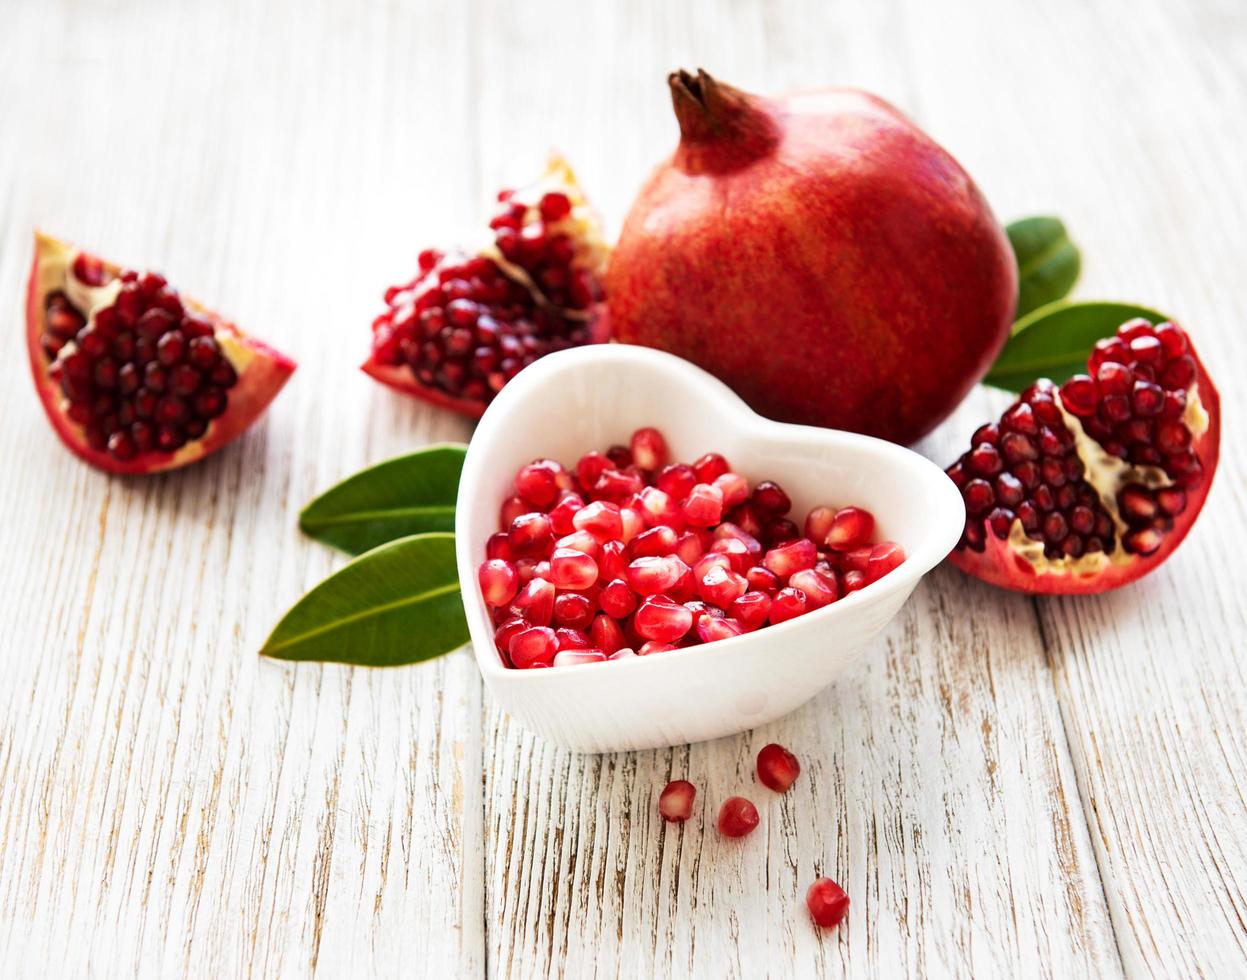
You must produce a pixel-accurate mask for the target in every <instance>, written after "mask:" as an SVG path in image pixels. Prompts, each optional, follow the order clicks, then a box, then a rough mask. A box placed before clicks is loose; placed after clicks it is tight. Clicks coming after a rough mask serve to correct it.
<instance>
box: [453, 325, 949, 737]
mask: <svg viewBox="0 0 1247 980" xmlns="http://www.w3.org/2000/svg"><path fill="white" fill-rule="evenodd" d="M645 425H652V426H656V427H657V428H658V429H660V430H661V431H662V433H663V434H664V435H665V436H666V438H667V442H668V445H669V446H670V449H671V453H672V457H673V458H674V459H679V460H685V461H692V460H693V459H695V458H697V457H698V456H700V455H702V454H703V453H706V452H710V451H714V452H720V453H723V454H724V455H725V456H726V457H727V459H728V460H729V462H730V463H731V464H732V468H733V469H734V470H736V471H737V472H740V473H742V474H744V475H745V476H746V477H747V478H748V479H749V481H750V483H753V482H755V481H758V480H762V479H772V480H775V481H777V482H778V483H779V484H780V485H781V486H783V487H784V489H785V490H786V491H787V492H788V493H789V495H790V496H791V497H792V502H793V514H794V519H796V520H797V521H798V522H800V521H801V520H803V519H804V515H805V514H806V513H807V512H808V511H809V510H810V508H812V507H815V506H817V505H819V504H829V505H832V506H843V505H845V504H850V503H852V504H859V505H861V506H864V507H866V508H868V509H869V510H870V511H871V512H872V513H873V514H874V515H875V519H876V522H877V528H878V532H877V533H878V534H879V535H880V536H881V537H883V538H889V539H892V540H894V541H898V542H900V544H901V545H902V547H903V548H904V549H905V554H906V556H907V557H906V559H905V562H904V563H903V564H902V565H901V566H900V567H899V568H897V569H895V570H894V571H892V572H891V573H890V574H888V575H886V576H884V577H883V578H882V579H880V580H879V581H877V582H875V583H873V584H871V585H869V586H867V587H866V588H864V589H862V590H860V591H858V592H855V593H852V594H850V595H848V596H846V597H845V598H843V599H841V600H840V601H838V602H835V603H833V604H831V605H830V606H825V607H824V608H822V609H820V610H818V611H817V612H812V613H808V614H807V615H804V616H799V617H797V618H796V619H792V620H789V621H788V622H785V623H781V624H779V625H778V626H767V627H764V628H763V629H760V630H758V631H756V632H753V633H747V634H744V635H742V636H739V637H735V638H733V639H729V640H720V641H719V642H716V643H710V644H706V645H704V646H696V647H690V648H688V649H683V650H675V651H672V652H670V653H663V654H655V655H652V656H648V657H636V658H629V659H625V660H618V661H608V662H606V663H597V664H584V665H580V666H574V667H554V668H550V669H547V670H513V669H509V668H507V667H505V666H504V665H503V663H502V661H501V660H500V659H499V656H498V653H497V651H496V648H495V646H494V641H493V633H494V630H493V624H492V620H491V619H490V615H489V610H488V609H487V607H486V606H485V603H484V601H483V600H482V598H481V594H480V588H479V586H478V585H477V581H476V570H477V568H478V566H479V565H480V563H481V561H482V560H483V557H484V548H485V540H486V538H488V537H489V535H490V534H492V533H493V532H495V531H496V530H498V511H499V506H500V504H501V502H502V501H503V499H504V498H506V497H507V496H509V495H510V494H511V493H512V492H513V491H512V489H511V481H512V479H513V477H514V476H515V473H516V471H517V470H518V469H519V468H520V466H522V465H523V464H525V463H528V462H531V461H532V460H534V459H537V458H541V457H548V458H551V459H557V460H559V461H560V462H562V463H563V464H564V465H567V466H569V467H571V466H574V465H575V463H576V460H578V459H579V458H580V456H581V455H583V454H584V453H585V452H587V451H588V450H590V449H597V450H605V449H606V447H608V446H610V445H612V444H614V443H627V441H628V438H629V436H630V435H631V434H632V432H633V430H635V429H637V428H639V427H641V426H645ZM456 514H457V516H456V519H455V533H456V536H457V542H456V549H457V558H458V566H459V578H460V580H461V582H462V584H463V602H464V607H465V609H466V611H467V618H468V626H469V629H470V631H471V634H472V644H473V647H474V648H475V652H476V661H477V663H478V664H479V666H480V669H481V674H482V676H483V677H484V679H485V683H486V685H487V686H488V687H489V691H490V693H491V695H492V696H493V698H494V699H495V700H496V701H497V702H498V704H499V705H501V706H502V708H503V709H504V710H505V711H506V712H507V713H508V714H510V715H511V716H512V717H513V718H514V719H515V720H516V721H518V722H519V723H520V724H522V725H524V726H525V727H526V728H529V729H531V730H532V731H534V732H536V733H537V734H539V735H541V736H543V737H545V738H547V739H549V740H550V741H552V742H554V743H556V744H558V745H561V746H564V747H566V748H568V749H573V750H576V751H582V752H615V751H623V750H628V749H643V748H652V747H655V746H664V745H675V744H681V743H685V742H696V741H700V740H703V739H709V738H717V737H719V736H722V735H730V734H733V733H735V732H741V731H744V730H746V729H749V728H753V727H755V726H757V725H761V724H764V723H766V722H769V721H771V720H772V719H775V718H778V717H779V716H781V715H783V714H785V713H787V712H789V711H792V710H793V709H794V708H796V707H797V706H798V705H800V704H802V703H803V702H805V701H807V700H809V699H810V698H811V697H813V696H814V695H815V694H817V693H818V692H819V691H821V690H822V689H823V688H824V687H826V686H827V685H828V684H830V683H831V682H832V681H834V680H836V678H838V677H840V676H842V675H843V674H844V672H845V671H846V669H847V668H848V667H849V666H850V664H851V663H852V662H853V660H854V659H855V658H856V657H857V656H858V654H860V653H861V652H862V651H863V650H865V649H866V648H867V647H868V646H869V645H870V642H871V640H873V639H874V637H875V636H876V635H877V634H878V633H879V631H880V630H882V629H883V628H884V626H886V625H887V623H888V621H889V620H890V619H891V618H892V617H893V616H895V615H896V612H897V610H899V609H900V607H901V605H902V604H903V603H904V602H905V599H906V598H907V597H908V596H909V594H910V592H912V591H913V589H914V586H915V585H917V584H918V580H919V579H920V578H922V576H923V575H924V574H925V573H926V572H928V571H929V570H930V569H931V568H933V567H934V566H935V565H936V564H938V563H939V562H940V560H941V559H943V558H944V556H945V555H947V554H948V552H949V551H950V550H951V549H952V547H953V546H954V545H955V544H956V543H957V539H958V537H959V535H960V534H961V528H962V525H963V523H964V520H965V511H964V509H963V507H962V502H961V497H960V495H959V494H958V492H957V489H956V487H954V486H953V483H952V481H951V480H949V479H948V477H947V476H945V475H944V473H943V471H942V470H940V469H939V467H937V466H936V465H935V464H933V463H931V462H930V461H929V460H927V459H925V458H924V457H922V456H919V455H918V454H917V453H914V452H911V451H910V450H908V449H904V448H902V447H900V446H896V445H893V444H892V443H890V442H884V441H882V440H879V439H872V438H869V437H867V436H861V435H856V434H853V433H849V432H838V431H834V430H831V429H819V428H814V427H811V426H802V425H784V424H780V423H777V422H772V421H769V420H768V419H764V418H762V417H761V416H760V415H757V414H756V413H754V412H753V411H752V410H751V409H750V408H749V407H748V406H746V405H745V403H744V402H742V401H741V400H740V399H739V398H738V397H737V396H736V395H735V394H733V393H732V391H731V390H730V389H728V388H727V387H726V386H725V385H724V384H722V382H720V381H718V380H717V379H715V378H714V377H712V376H711V375H709V374H707V373H706V372H705V371H702V370H701V369H700V368H698V367H695V366H694V365H692V364H690V363H688V362H687V361H684V360H682V359H680V358H678V357H673V356H672V355H670V354H664V353H662V352H660V351H655V350H650V349H649V348H646V347H634V346H628V345H622V344H601V345H595V346H589V347H581V348H577V349H575V350H569V351H563V352H560V353H557V354H551V355H548V356H546V357H543V358H542V359H541V360H539V361H537V362H536V363H535V364H533V365H531V366H530V367H528V368H525V369H524V371H522V372H521V373H520V374H519V375H517V376H516V378H515V379H514V380H513V381H511V382H510V383H509V384H508V385H507V386H506V388H504V389H503V390H502V392H501V393H500V394H499V395H498V397H497V398H495V399H494V401H493V403H492V404H491V405H490V406H489V409H488V411H486V412H485V415H484V417H483V418H482V419H481V422H480V425H479V427H478V428H477V430H476V433H475V435H474V436H473V437H472V442H471V445H469V447H468V453H467V459H466V461H465V463H464V468H463V476H462V479H461V482H460V485H459V500H458V509H457V512H456Z"/></svg>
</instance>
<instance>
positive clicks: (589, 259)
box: [477, 153, 610, 320]
mask: <svg viewBox="0 0 1247 980" xmlns="http://www.w3.org/2000/svg"><path fill="white" fill-rule="evenodd" d="M551 193H554V194H563V195H564V196H565V197H566V198H567V200H568V201H569V202H571V206H572V207H571V211H569V212H568V213H567V215H566V216H565V217H563V218H561V219H559V220H558V221H545V222H544V224H545V227H546V231H547V232H548V233H549V234H552V235H566V236H567V237H568V238H569V239H570V240H571V241H572V243H573V244H574V246H575V250H574V252H573V258H572V266H573V267H574V268H578V269H583V270H584V271H586V272H588V273H589V275H590V276H592V277H593V279H594V280H596V281H598V282H601V280H602V276H603V275H604V274H605V272H606V261H607V259H608V258H609V257H610V246H609V245H608V244H607V242H606V237H605V235H604V234H603V231H602V219H601V217H600V216H599V215H598V213H597V211H596V210H595V209H594V208H593V207H592V205H590V204H589V200H588V198H586V197H585V193H584V190H583V189H582V188H581V186H580V183H579V181H577V180H576V174H575V172H574V171H573V170H572V168H571V164H569V163H568V162H567V161H566V160H565V159H563V157H561V156H559V155H558V154H557V153H555V154H551V155H550V158H549V160H548V161H547V162H546V169H545V173H543V174H542V175H541V176H540V177H538V178H537V179H536V180H535V181H533V182H532V183H531V184H528V185H526V186H524V187H520V188H518V189H516V190H515V191H513V192H512V193H511V196H510V197H509V198H508V199H507V200H508V202H514V203H517V204H523V205H525V206H526V207H528V208H529V215H528V216H526V217H525V219H524V225H525V226H528V225H529V224H531V223H532V222H533V221H537V220H544V219H542V218H541V216H540V211H539V210H538V205H539V203H540V201H541V199H542V197H544V196H545V195H546V194H551ZM477 251H478V252H479V254H481V255H484V256H486V257H488V258H490V259H493V260H494V262H496V263H497V264H498V268H500V269H501V270H502V271H503V272H504V273H505V274H506V275H507V277H508V278H510V279H512V280H514V281H515V282H518V283H520V284H521V285H522V286H524V287H525V288H526V289H528V291H529V292H531V293H533V295H534V296H535V297H536V298H537V300H538V302H540V303H545V304H547V305H552V304H549V301H548V300H547V298H546V296H545V294H544V293H543V292H542V289H541V287H540V286H539V285H538V284H537V283H535V282H534V281H533V279H532V277H531V276H530V275H529V274H528V271H527V270H526V269H524V268H523V266H519V265H516V264H515V263H514V262H511V261H510V260H509V259H507V258H506V257H505V256H504V255H503V254H502V252H501V251H499V249H498V245H497V243H496V242H495V241H494V236H493V235H492V234H491V235H490V236H489V238H488V239H487V241H486V242H485V244H484V245H482V246H481V248H479V249H478V250H477ZM559 311H560V312H561V313H562V314H563V316H565V317H568V318H569V319H573V320H589V319H591V318H592V315H593V314H592V313H591V311H589V310H574V309H565V308H561V307H560V308H559Z"/></svg>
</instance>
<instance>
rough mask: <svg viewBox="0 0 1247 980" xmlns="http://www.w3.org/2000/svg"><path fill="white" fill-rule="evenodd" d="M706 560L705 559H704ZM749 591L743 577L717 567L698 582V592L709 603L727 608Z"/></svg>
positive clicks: (711, 569) (707, 572) (708, 571)
mask: <svg viewBox="0 0 1247 980" xmlns="http://www.w3.org/2000/svg"><path fill="white" fill-rule="evenodd" d="M703 560H704V559H703ZM748 590H749V583H748V582H747V581H745V577H744V576H743V575H737V574H736V573H735V572H733V571H731V570H729V569H726V568H722V567H721V566H718V565H715V566H714V567H712V568H709V569H708V570H707V571H706V573H705V574H704V575H702V576H701V577H700V578H699V579H698V581H697V592H698V594H699V595H700V596H701V597H702V598H703V599H705V600H706V601H707V602H713V603H714V604H715V605H716V606H723V607H724V608H726V607H727V606H729V605H731V604H732V603H733V602H735V601H736V600H737V599H739V598H740V597H741V596H742V595H744V594H745V593H746V592H747V591H748Z"/></svg>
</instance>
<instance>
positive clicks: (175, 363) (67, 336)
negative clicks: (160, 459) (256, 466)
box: [41, 255, 238, 460]
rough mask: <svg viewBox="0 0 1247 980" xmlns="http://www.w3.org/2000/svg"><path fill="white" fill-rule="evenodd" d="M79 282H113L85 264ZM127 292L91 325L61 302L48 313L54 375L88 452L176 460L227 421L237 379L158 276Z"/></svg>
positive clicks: (209, 332) (205, 323)
mask: <svg viewBox="0 0 1247 980" xmlns="http://www.w3.org/2000/svg"><path fill="white" fill-rule="evenodd" d="M72 274H73V276H74V277H75V278H76V279H78V281H79V282H81V283H83V285H85V286H88V287H91V288H98V287H101V286H104V285H106V284H107V283H108V282H110V281H111V280H112V277H111V276H110V275H109V274H108V273H107V272H106V271H105V270H104V268H103V266H102V264H101V263H100V262H99V261H98V260H95V259H93V258H91V257H90V256H87V255H79V256H78V258H77V260H75V262H74V265H73V267H72ZM119 278H120V279H121V288H120V291H119V292H118V293H117V298H116V300H114V301H113V303H112V304H111V305H109V306H105V307H102V308H100V309H96V310H95V311H94V316H92V317H91V320H90V322H88V320H87V313H88V312H89V311H83V310H80V309H78V308H77V307H76V306H74V304H73V303H72V302H71V301H70V299H69V297H68V296H67V295H66V294H65V293H63V292H59V291H58V292H53V293H51V294H49V296H48V298H47V304H46V308H45V313H46V321H45V322H46V327H45V330H44V334H43V337H42V338H41V342H42V345H43V350H44V353H45V354H46V355H47V357H48V359H49V360H50V361H51V362H52V364H51V368H50V371H51V375H52V377H53V378H54V379H56V380H57V381H58V382H59V383H60V386H61V391H62V392H63V393H64V395H65V398H66V399H67V400H68V402H69V407H68V408H67V409H66V414H67V415H68V416H69V417H70V418H71V419H73V420H74V421H75V422H77V423H78V424H79V425H81V426H82V427H83V431H84V433H85V434H86V439H87V444H88V445H90V446H91V448H92V449H98V450H104V449H107V451H108V452H109V453H110V454H111V455H112V456H114V457H115V458H117V459H120V460H127V459H132V458H134V456H135V455H136V454H138V453H146V452H153V451H154V452H168V453H171V452H175V451H176V450H178V449H181V448H182V446H183V445H185V444H186V442H187V440H190V439H198V438H199V437H200V436H202V435H203V434H204V432H206V431H207V428H208V424H209V423H210V422H211V421H212V420H213V419H215V418H217V417H218V416H220V415H222V414H223V413H224V412H225V409H226V407H227V405H228V402H229V396H228V394H227V392H228V391H229V389H230V388H232V387H233V386H234V385H235V384H236V383H237V381H238V375H237V373H236V372H235V370H234V367H233V365H232V364H230V362H229V359H228V358H227V357H226V356H225V354H224V353H223V352H222V351H221V348H220V346H219V345H218V344H217V341H216V339H215V338H214V336H213V335H214V329H213V326H212V323H211V321H209V320H208V319H207V318H206V317H202V316H199V315H198V314H195V313H192V312H190V311H188V310H186V309H185V308H184V307H183V305H182V301H181V299H180V298H179V297H178V294H177V291H176V290H174V289H172V288H171V287H170V286H169V285H168V284H167V283H166V282H165V279H164V277H163V276H160V275H157V274H156V273H154V272H144V273H141V274H140V273H138V272H132V271H126V272H122V273H121V275H120V277H119Z"/></svg>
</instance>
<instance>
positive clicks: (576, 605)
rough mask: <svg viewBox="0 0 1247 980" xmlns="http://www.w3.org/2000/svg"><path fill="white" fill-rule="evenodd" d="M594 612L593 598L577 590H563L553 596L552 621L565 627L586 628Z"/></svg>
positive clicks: (591, 620)
mask: <svg viewBox="0 0 1247 980" xmlns="http://www.w3.org/2000/svg"><path fill="white" fill-rule="evenodd" d="M595 612H596V609H595V608H594V605H593V600H591V599H590V598H589V597H588V596H587V595H582V594H581V593H579V592H564V593H562V594H561V595H558V596H555V598H554V622H555V623H557V624H558V625H559V626H562V627H565V628H567V629H576V630H583V629H588V628H589V624H590V623H592V622H593V615H594V613H595ZM587 645H588V644H586V646H587Z"/></svg>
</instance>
